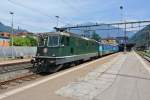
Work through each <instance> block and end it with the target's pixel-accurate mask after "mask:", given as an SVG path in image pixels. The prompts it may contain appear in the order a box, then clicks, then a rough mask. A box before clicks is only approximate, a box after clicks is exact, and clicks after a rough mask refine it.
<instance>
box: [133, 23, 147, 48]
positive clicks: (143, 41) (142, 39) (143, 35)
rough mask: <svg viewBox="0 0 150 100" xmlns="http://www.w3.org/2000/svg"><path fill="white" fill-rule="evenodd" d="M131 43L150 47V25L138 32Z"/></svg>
mask: <svg viewBox="0 0 150 100" xmlns="http://www.w3.org/2000/svg"><path fill="white" fill-rule="evenodd" d="M130 42H131V43H136V46H138V47H139V46H145V47H146V46H148V45H149V46H150V24H149V25H147V26H146V27H144V28H143V29H142V30H140V31H138V32H137V33H136V34H135V35H133V37H131V39H130Z"/></svg>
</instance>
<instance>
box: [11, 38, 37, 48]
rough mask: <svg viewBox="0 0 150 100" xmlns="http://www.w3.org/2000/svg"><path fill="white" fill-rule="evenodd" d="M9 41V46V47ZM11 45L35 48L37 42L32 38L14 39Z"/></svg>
mask: <svg viewBox="0 0 150 100" xmlns="http://www.w3.org/2000/svg"><path fill="white" fill-rule="evenodd" d="M11 41H12V39H11V40H10V45H11ZM13 45H14V46H36V45H37V40H36V39H35V38H33V37H29V36H27V37H14V38H13Z"/></svg>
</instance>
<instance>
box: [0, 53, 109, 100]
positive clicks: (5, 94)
mask: <svg viewBox="0 0 150 100" xmlns="http://www.w3.org/2000/svg"><path fill="white" fill-rule="evenodd" d="M107 58H108V56H107V57H104V58H101V59H97V60H95V61H92V62H89V63H86V64H84V65H80V66H79V67H74V68H72V69H69V70H67V71H64V72H61V73H58V74H56V75H54V76H50V77H47V78H44V79H42V80H40V81H38V82H34V83H32V84H29V85H26V86H23V87H20V88H17V89H14V90H11V91H9V92H6V93H3V94H0V99H4V98H6V97H9V96H11V95H14V94H17V93H19V92H22V91H24V90H27V89H29V88H32V87H35V86H37V85H39V84H42V83H45V82H47V81H49V80H51V79H54V78H57V77H59V76H62V75H65V74H67V73H70V72H73V71H75V70H79V69H82V68H84V67H86V66H87V65H90V64H93V63H95V62H97V61H101V60H104V59H107Z"/></svg>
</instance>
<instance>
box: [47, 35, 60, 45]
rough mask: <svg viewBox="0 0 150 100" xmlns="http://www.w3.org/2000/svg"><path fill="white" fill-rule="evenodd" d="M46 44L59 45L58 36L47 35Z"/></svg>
mask: <svg viewBox="0 0 150 100" xmlns="http://www.w3.org/2000/svg"><path fill="white" fill-rule="evenodd" d="M48 46H49V47H56V46H59V36H49V37H48Z"/></svg>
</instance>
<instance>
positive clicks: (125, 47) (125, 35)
mask: <svg viewBox="0 0 150 100" xmlns="http://www.w3.org/2000/svg"><path fill="white" fill-rule="evenodd" d="M120 10H121V21H122V23H123V22H125V28H124V53H126V51H127V44H126V43H127V41H126V39H127V32H126V28H127V26H126V21H125V20H124V17H123V6H120Z"/></svg>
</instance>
